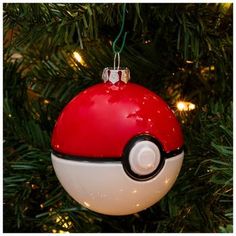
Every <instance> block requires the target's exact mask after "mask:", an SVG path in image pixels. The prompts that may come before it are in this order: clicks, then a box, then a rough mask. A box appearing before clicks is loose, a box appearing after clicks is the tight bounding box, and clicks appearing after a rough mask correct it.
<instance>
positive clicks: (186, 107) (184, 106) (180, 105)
mask: <svg viewBox="0 0 236 236" xmlns="http://www.w3.org/2000/svg"><path fill="white" fill-rule="evenodd" d="M176 107H177V109H178V110H179V111H191V110H194V109H195V108H196V105H195V104H193V103H191V102H184V101H179V102H177V105H176Z"/></svg>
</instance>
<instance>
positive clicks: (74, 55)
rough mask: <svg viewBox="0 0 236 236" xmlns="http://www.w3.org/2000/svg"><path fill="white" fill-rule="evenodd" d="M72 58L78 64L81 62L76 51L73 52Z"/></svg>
mask: <svg viewBox="0 0 236 236" xmlns="http://www.w3.org/2000/svg"><path fill="white" fill-rule="evenodd" d="M73 57H74V58H75V59H76V60H77V61H78V62H79V63H81V62H82V57H81V56H80V54H79V53H78V52H76V51H74V52H73Z"/></svg>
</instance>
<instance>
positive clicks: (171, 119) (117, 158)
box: [51, 68, 184, 215]
mask: <svg viewBox="0 0 236 236" xmlns="http://www.w3.org/2000/svg"><path fill="white" fill-rule="evenodd" d="M102 78H103V80H104V83H100V84H97V85H94V86H92V87H90V88H88V89H86V90H85V91H83V92H81V93H79V94H78V95H77V96H76V97H75V98H74V99H72V101H70V102H69V103H68V104H67V106H66V107H65V108H64V110H63V111H62V113H61V114H60V116H59V118H58V120H57V122H56V125H55V127H54V130H53V134H52V140H51V146H52V155H51V157H52V163H53V167H54V170H55V172H56V175H57V177H58V179H59V181H60V182H61V184H62V186H63V187H64V188H65V190H66V191H67V192H68V193H69V195H71V196H72V197H73V198H74V199H75V200H76V201H77V202H79V203H80V204H82V205H83V206H84V207H87V208H89V209H91V210H93V211H96V212H99V213H103V214H107V215H128V214H133V213H136V212H139V211H142V210H144V209H146V208H148V207H150V206H151V205H153V204H154V203H156V202H157V201H159V200H160V199H161V198H162V197H163V196H164V195H165V194H166V193H167V192H168V191H169V190H170V188H171V187H172V185H173V184H174V182H175V180H176V178H177V176H178V174H179V172H180V169H181V166H182V162H183V158H184V151H183V136H182V132H181V128H180V125H179V123H178V121H177V119H176V117H175V116H174V114H173V112H172V111H171V109H170V108H169V107H168V105H167V104H166V103H165V102H164V101H163V100H162V99H161V98H160V97H159V96H157V95H156V94H155V93H153V92H151V91H150V90H148V89H146V88H144V87H142V86H140V85H137V84H134V83H131V82H128V80H129V79H130V73H129V70H128V69H127V68H125V69H117V70H115V69H109V68H106V69H104V72H103V75H102Z"/></svg>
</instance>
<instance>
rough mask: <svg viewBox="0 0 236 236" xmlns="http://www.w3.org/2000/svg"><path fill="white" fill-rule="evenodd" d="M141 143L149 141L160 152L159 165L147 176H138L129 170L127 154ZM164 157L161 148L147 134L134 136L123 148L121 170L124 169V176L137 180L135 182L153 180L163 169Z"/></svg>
mask: <svg viewBox="0 0 236 236" xmlns="http://www.w3.org/2000/svg"><path fill="white" fill-rule="evenodd" d="M142 141H150V142H152V143H154V144H155V145H156V146H157V147H158V149H159V151H160V155H161V156H160V163H159V165H158V166H157V168H156V169H155V170H154V171H153V172H152V173H150V174H148V175H138V174H137V173H135V172H133V171H132V169H131V166H130V162H129V154H130V151H131V149H132V148H133V147H134V146H135V145H136V144H137V143H139V142H142ZM165 155H166V154H165V153H164V152H163V148H162V146H161V144H160V143H159V142H158V141H157V140H156V139H155V138H154V137H152V136H150V135H148V134H143V135H138V136H135V137H134V138H132V139H131V140H130V141H129V142H128V144H127V145H126V146H125V149H124V153H123V158H122V165H123V168H124V170H125V172H126V174H127V175H128V176H129V177H131V178H132V179H134V180H137V181H145V180H149V179H151V178H153V177H154V176H156V175H157V174H158V173H159V172H160V171H161V169H162V168H163V166H164V164H165Z"/></svg>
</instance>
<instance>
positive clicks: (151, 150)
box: [129, 141, 161, 175]
mask: <svg viewBox="0 0 236 236" xmlns="http://www.w3.org/2000/svg"><path fill="white" fill-rule="evenodd" d="M160 159H161V155H160V151H159V148H158V147H157V146H156V144H154V143H153V142H150V141H141V142H138V143H137V144H135V146H134V147H133V148H132V150H131V151H130V154H129V162H130V167H131V169H132V171H133V172H134V173H136V174H139V175H148V174H150V173H152V172H153V171H154V170H155V169H156V168H157V166H158V165H159V163H160Z"/></svg>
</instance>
